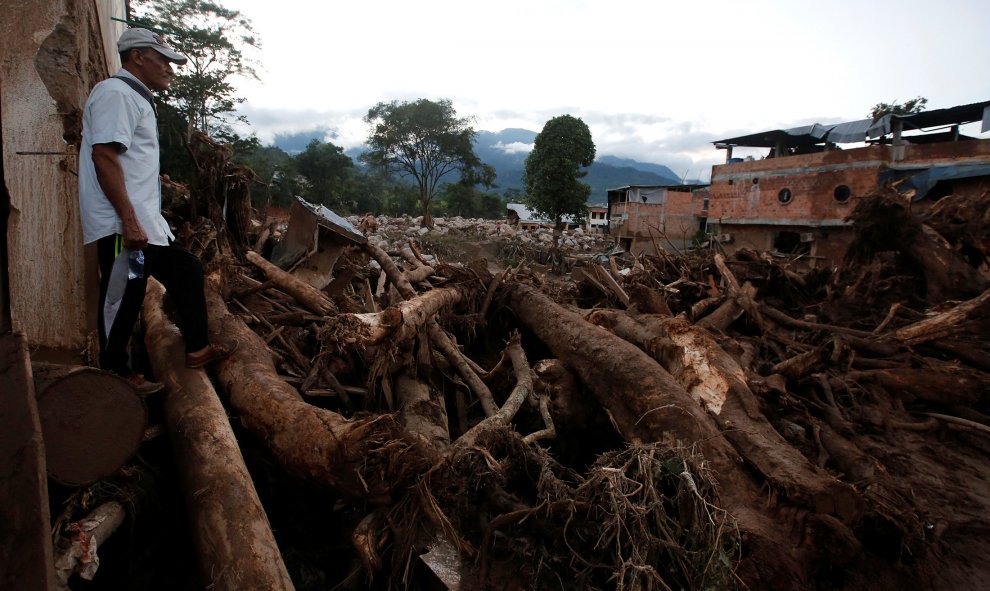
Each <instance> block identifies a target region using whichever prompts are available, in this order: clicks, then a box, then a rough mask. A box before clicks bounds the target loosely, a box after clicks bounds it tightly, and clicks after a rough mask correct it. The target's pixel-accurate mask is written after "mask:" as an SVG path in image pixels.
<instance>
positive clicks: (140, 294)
mask: <svg viewBox="0 0 990 591" xmlns="http://www.w3.org/2000/svg"><path fill="white" fill-rule="evenodd" d="M121 242H122V239H121V238H120V236H119V235H113V236H107V237H105V238H100V239H99V240H97V241H96V256H97V259H98V261H99V265H100V308H99V312H98V313H97V317H98V322H99V325H100V327H99V333H100V367H102V368H103V369H106V370H109V371H112V372H115V373H118V374H120V375H125V376H126V375H129V374H130V373H131V369H130V367H129V365H128V356H127V343H128V341H130V338H131V333H132V332H133V331H134V323H135V322H137V318H138V314H139V313H140V312H141V306H142V304H143V303H144V290H145V287H146V286H147V284H148V282H147V277H149V276H150V277H154V278H155V279H157V280H158V281H159V282H161V284H162V285H164V286H165V290H166V291H167V292H168V293H169V296H170V297H171V298H172V301H174V302H175V307H176V310H177V311H178V313H179V316H180V318H179V329H180V330H181V331H182V336H183V337H184V339H185V342H186V352H187V353H190V352H193V351H199V350H200V349H202V348H203V347H206V346H207V345H208V344H209V338H208V336H207V319H206V296H205V295H204V293H203V282H204V280H203V265H202V264H201V263H200V262H199V259H198V258H196V256H195V255H193V254H192V253H191V252H189V251H188V250H186V249H184V248H182V247H181V246H177V245H175V244H170V245H168V246H154V245H151V244H149V245H148V246H147V247H146V248H145V249H144V277H145V278H144V279H132V280H130V281H128V282H127V288H126V289H125V290H124V297H123V300H122V301H121V302H120V309H119V310H118V311H117V316H116V317H114V320H113V325H112V326H111V327H110V331H109V334H107V333H106V330H105V326H104V322H103V307H104V302H105V300H106V297H107V286H108V285H109V283H110V271H111V270H112V269H113V262H114V259H116V258H117V254H118V253H119V252H120V244H121Z"/></svg>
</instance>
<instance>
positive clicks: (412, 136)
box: [361, 99, 495, 227]
mask: <svg viewBox="0 0 990 591" xmlns="http://www.w3.org/2000/svg"><path fill="white" fill-rule="evenodd" d="M364 120H365V122H367V123H368V125H369V126H370V131H369V134H368V146H369V147H370V150H369V151H367V152H365V153H364V154H362V156H361V159H362V160H363V161H364V162H366V163H368V164H369V165H371V166H375V167H380V168H382V169H384V170H385V171H386V172H388V173H394V174H397V175H399V176H400V177H405V178H411V179H413V180H414V181H415V182H416V186H417V187H418V189H419V205H420V208H421V209H422V212H423V225H424V226H426V227H433V218H432V216H431V215H430V204H431V202H432V201H433V196H434V195H435V194H436V192H437V188H438V184H439V182H440V180H441V179H443V178H454V177H458V178H459V179H460V180H461V181H462V182H467V183H469V184H472V185H473V184H478V183H480V184H484V185H486V186H491V183H492V182H493V181H494V178H495V171H494V169H493V168H492V167H490V166H488V165H486V164H484V163H482V162H481V160H480V159H479V158H478V156H477V155H476V154H475V153H474V145H473V140H474V137H475V134H476V132H475V131H474V128H473V127H472V125H471V123H472V120H471V119H470V118H467V117H465V118H459V117H457V112H456V111H455V110H454V107H453V105H452V103H451V101H450V100H447V99H441V100H439V101H436V102H434V101H430V100H427V99H419V100H417V101H413V102H399V101H392V102H389V103H384V102H383V103H378V104H377V105H375V106H374V107H372V108H371V109H369V110H368V114H367V115H366V116H365V118H364Z"/></svg>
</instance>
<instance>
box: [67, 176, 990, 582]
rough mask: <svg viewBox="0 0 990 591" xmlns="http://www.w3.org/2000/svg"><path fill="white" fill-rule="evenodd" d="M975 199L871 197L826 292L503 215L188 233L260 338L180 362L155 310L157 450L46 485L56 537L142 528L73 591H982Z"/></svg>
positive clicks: (980, 273)
mask: <svg viewBox="0 0 990 591" xmlns="http://www.w3.org/2000/svg"><path fill="white" fill-rule="evenodd" d="M988 205H990V196H987V195H984V196H982V197H981V198H979V199H975V198H957V197H955V196H948V197H944V198H943V199H941V200H940V201H939V202H938V203H937V204H936V207H935V208H934V209H933V210H932V211H930V212H928V213H927V214H926V215H925V216H924V217H923V218H922V217H919V216H917V215H913V213H912V210H911V204H910V203H909V202H907V201H905V200H904V198H903V197H901V196H899V195H898V194H896V193H894V192H886V191H881V192H878V193H876V194H873V195H870V196H867V197H863V198H861V200H860V203H859V205H858V206H857V208H856V212H855V213H854V214H853V216H852V220H853V222H854V224H855V229H856V238H855V240H854V241H853V243H852V244H850V247H849V255H848V256H847V259H846V262H845V263H844V264H843V265H842V266H841V267H839V268H835V269H810V270H809V268H808V265H807V261H804V260H802V259H801V258H800V257H783V256H779V255H774V254H771V253H761V252H755V251H748V250H741V251H738V252H735V253H733V254H731V255H728V254H726V253H724V252H722V251H720V250H719V246H718V245H717V244H715V245H712V246H711V247H708V248H702V249H698V250H695V251H692V252H672V251H665V250H662V248H661V252H659V254H656V255H642V256H633V255H631V254H629V253H624V252H620V251H616V250H614V249H613V245H612V243H611V242H610V241H609V240H608V239H607V236H602V235H599V234H586V233H585V232H583V231H580V230H578V231H570V232H565V233H563V234H562V242H561V246H560V248H559V249H558V248H553V244H554V235H553V232H551V231H550V230H537V231H522V230H517V229H515V228H511V227H509V226H508V225H507V224H505V223H504V222H498V221H483V220H466V219H460V218H450V219H437V220H435V227H434V228H432V229H426V228H421V227H419V222H420V220H419V219H416V218H398V219H389V218H385V217H373V216H353V217H350V218H346V219H344V218H339V216H337V217H336V218H335V217H327V216H328V215H329V214H327V215H324V214H323V213H321V212H320V211H318V210H312V211H310V212H309V214H305V212H303V213H288V212H281V213H280V214H275V213H272V212H269V214H267V215H258V214H253V213H251V212H250V211H248V210H247V209H245V210H244V211H242V212H241V213H240V214H238V215H234V216H229V217H226V218H223V219H226V220H227V225H226V226H224V225H221V223H217V222H218V218H217V217H216V216H210V215H207V217H206V218H203V220H202V221H200V222H198V223H197V224H196V225H189V224H186V225H185V228H184V231H183V232H181V235H182V239H183V241H184V242H185V244H186V245H187V246H188V247H189V248H190V249H191V250H193V252H195V253H196V254H197V255H199V256H201V257H202V259H203V260H204V263H205V265H206V266H207V269H208V271H209V277H208V282H207V291H208V303H209V308H210V330H211V333H212V334H213V335H214V337H215V338H223V339H236V340H237V341H238V342H239V347H238V349H237V351H236V352H235V353H234V354H233V355H232V356H231V358H230V359H228V360H225V361H223V362H220V363H217V364H216V365H215V367H212V368H210V371H209V372H208V373H204V372H203V371H200V370H188V369H186V368H184V367H181V351H182V349H181V339H180V338H179V336H178V333H177V332H176V330H175V327H174V320H175V319H174V317H173V316H172V314H173V313H172V311H171V309H170V306H169V304H168V298H167V295H163V290H162V289H161V288H160V287H157V286H156V285H154V284H151V285H150V286H149V290H148V296H147V298H146V303H145V311H144V319H143V346H144V349H145V350H146V353H147V359H148V364H149V370H148V371H149V373H151V374H153V375H154V376H155V377H156V379H159V380H161V381H163V382H164V383H165V384H166V392H165V393H164V394H161V395H153V396H152V397H151V398H149V399H148V400H147V403H148V408H149V411H150V416H151V422H152V423H153V424H158V425H160V426H161V431H162V432H161V434H160V435H158V436H157V437H151V438H150V439H147V440H146V441H145V443H143V444H142V448H141V451H140V452H139V453H138V456H137V459H136V460H132V461H131V462H130V463H129V464H128V465H126V466H125V467H124V468H123V470H122V471H121V472H120V473H119V474H117V475H115V476H112V477H110V478H106V479H102V480H100V481H98V482H96V483H94V484H90V485H88V486H85V487H81V488H80V487H66V488H65V489H64V490H63V489H60V488H58V487H56V491H55V494H54V495H53V498H55V499H56V500H57V501H58V502H59V503H60V504H59V506H58V507H54V508H53V514H60V519H59V521H58V524H57V526H58V528H60V529H61V528H63V526H64V525H66V524H70V523H78V520H79V519H80V517H81V516H83V515H85V514H86V513H87V512H89V511H91V510H93V509H94V508H96V507H100V506H103V505H104V504H105V503H107V502H118V503H120V504H121V506H122V510H123V512H124V513H125V514H126V521H125V523H129V524H130V527H127V526H124V527H121V528H120V529H119V530H118V531H117V532H116V533H115V534H114V535H113V536H112V537H111V538H110V540H109V541H108V542H107V543H106V554H105V555H103V556H102V559H101V566H100V569H99V571H98V572H97V573H96V576H95V578H94V579H93V581H92V582H86V581H80V580H79V577H78V576H73V577H72V578H71V579H70V585H71V586H72V588H86V589H90V588H92V589H109V588H135V589H137V588H142V589H157V588H170V589H175V588H201V587H202V585H203V584H207V585H212V586H213V587H212V588H227V589H248V588H251V589H286V588H293V587H294V588H296V589H624V590H634V589H635V590H646V589H657V590H665V589H698V590H707V589H891V590H894V589H897V590H899V589H904V588H931V589H952V590H954V591H959V590H965V589H974V590H975V589H984V588H986V587H987V585H988V584H990V566H988V562H987V561H986V559H985V557H986V556H987V554H988V553H990V482H988V479H990V462H988V461H990V416H988V413H990V350H988V348H990V345H988V339H987V334H988V328H990V324H988V321H990V289H988V288H990V270H988V265H987V262H988V260H987V254H988V249H990V240H988V238H987V237H988V236H990V226H988V225H987V223H986V219H985V217H986V216H985V215H984V212H986V211H987V206H988ZM330 213H332V212H330ZM297 215H298V216H302V217H299V218H298V219H297V217H295V216H297ZM306 215H312V216H315V219H316V221H315V222H314V223H315V225H314V226H312V227H309V226H306V227H303V226H302V222H300V221H299V220H305V219H309V218H306V217H305V216H306ZM211 219H212V221H211ZM230 220H235V221H230ZM221 221H222V220H221ZM235 222H236V223H235ZM307 223H309V222H307ZM314 228H315V230H314ZM314 232H315V234H314ZM314 236H315V238H314ZM297 243H298V244H301V245H302V246H298V248H296V250H291V248H290V246H291V245H292V244H297ZM293 253H295V254H293ZM299 253H303V254H299ZM293 258H294V260H293V262H292V263H291V264H289V265H285V264H284V263H285V261H286V260H289V259H293ZM279 262H281V263H283V264H281V265H280V264H278V263H279ZM240 466H243V468H241V467H240ZM101 554H102V551H101ZM125 564H126V565H125ZM105 571H106V572H105Z"/></svg>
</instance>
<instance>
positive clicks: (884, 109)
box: [869, 96, 928, 121]
mask: <svg viewBox="0 0 990 591" xmlns="http://www.w3.org/2000/svg"><path fill="white" fill-rule="evenodd" d="M927 104H928V99H926V98H925V97H923V96H916V97H914V98H913V99H911V100H909V101H904V102H903V103H898V102H897V101H894V102H892V103H877V104H875V105H873V109H871V110H870V113H869V117H870V119H873V120H874V121H876V120H877V119H880V118H881V117H883V116H884V115H913V114H915V113H920V112H922V111H924V110H925V108H926V105H927Z"/></svg>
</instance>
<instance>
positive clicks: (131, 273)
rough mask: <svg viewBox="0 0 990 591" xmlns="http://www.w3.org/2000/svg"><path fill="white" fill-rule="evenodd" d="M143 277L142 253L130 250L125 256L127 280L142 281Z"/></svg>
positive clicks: (141, 251)
mask: <svg viewBox="0 0 990 591" xmlns="http://www.w3.org/2000/svg"><path fill="white" fill-rule="evenodd" d="M143 277H144V251H143V250H132V251H131V253H130V254H129V255H127V279H128V280H131V279H142V278H143Z"/></svg>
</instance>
